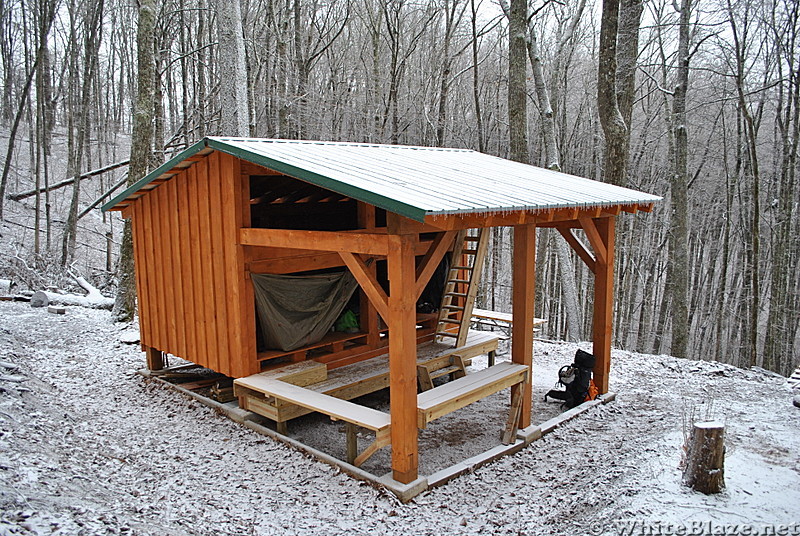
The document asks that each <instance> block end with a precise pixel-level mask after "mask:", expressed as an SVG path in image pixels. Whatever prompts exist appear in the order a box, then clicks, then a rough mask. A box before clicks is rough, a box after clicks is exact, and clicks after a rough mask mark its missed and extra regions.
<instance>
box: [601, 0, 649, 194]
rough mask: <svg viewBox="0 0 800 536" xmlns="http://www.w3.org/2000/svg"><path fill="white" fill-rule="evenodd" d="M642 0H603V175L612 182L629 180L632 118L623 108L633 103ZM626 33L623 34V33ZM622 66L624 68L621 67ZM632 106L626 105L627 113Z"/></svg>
mask: <svg viewBox="0 0 800 536" xmlns="http://www.w3.org/2000/svg"><path fill="white" fill-rule="evenodd" d="M641 13H642V4H641V1H640V0H626V1H623V2H622V3H620V2H619V0H603V10H602V18H601V21H600V52H599V67H598V73H597V111H598V115H599V117H600V124H601V126H602V127H603V134H604V136H605V140H606V149H605V155H604V162H603V178H604V180H605V182H609V183H611V184H617V185H624V184H625V183H626V181H627V179H626V173H627V167H628V152H629V142H630V128H629V127H630V125H629V122H630V119H629V120H628V121H626V120H625V116H624V115H623V111H622V109H621V108H620V101H622V103H623V104H624V105H627V103H628V102H630V103H632V102H633V89H634V84H633V80H634V77H633V75H634V73H635V65H636V56H637V52H638V50H637V49H638V38H636V39H634V38H633V37H634V35H636V36H638V30H639V20H640V16H641ZM621 32H622V33H621ZM618 66H620V67H622V68H621V69H618ZM628 109H632V108H630V107H627V108H625V110H626V113H627V110H628Z"/></svg>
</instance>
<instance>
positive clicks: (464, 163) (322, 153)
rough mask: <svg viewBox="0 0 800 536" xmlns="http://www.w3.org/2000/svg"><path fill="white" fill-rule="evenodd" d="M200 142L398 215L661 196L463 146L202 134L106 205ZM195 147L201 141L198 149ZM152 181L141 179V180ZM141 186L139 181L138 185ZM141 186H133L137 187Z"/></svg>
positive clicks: (639, 200)
mask: <svg viewBox="0 0 800 536" xmlns="http://www.w3.org/2000/svg"><path fill="white" fill-rule="evenodd" d="M201 144H203V145H205V146H208V147H209V148H211V149H216V150H220V151H223V152H226V153H229V154H232V155H234V156H237V157H240V158H242V159H244V160H247V161H250V162H253V163H255V164H260V165H263V166H265V167H268V168H270V169H273V170H275V171H278V172H281V173H284V174H286V175H289V176H291V177H294V178H297V179H300V180H304V181H307V182H310V183H313V184H316V185H318V186H321V187H323V188H326V189H329V190H332V191H335V192H338V193H340V194H342V195H346V196H349V197H352V198H355V199H358V200H360V201H364V202H366V203H370V204H372V205H375V206H378V207H381V208H384V209H386V210H388V211H390V212H395V213H398V214H401V215H403V216H406V217H409V218H412V219H415V220H418V221H422V220H424V218H425V216H427V215H438V214H459V213H483V212H485V213H495V212H506V211H516V210H548V209H557V208H570V207H576V208H581V207H602V206H612V205H629V204H636V203H654V202H656V201H660V200H661V198H660V197H658V196H654V195H651V194H647V193H644V192H639V191H637V190H632V189H629V188H622V187H619V186H614V185H612V184H606V183H602V182H598V181H594V180H591V179H586V178H582V177H577V176H574V175H569V174H566V173H561V172H557V171H551V170H547V169H543V168H539V167H535V166H531V165H528V164H522V163H519V162H513V161H510V160H506V159H503V158H499V157H495V156H490V155H486V154H482V153H479V152H476V151H471V150H468V149H442V148H431V147H412V146H399V145H376V144H362V143H339V142H322V141H297V140H269V139H255V138H224V137H211V138H206V139H205V140H203V141H202V142H201V143H198V144H195V145H194V146H192V147H190V148H189V149H188V150H187V151H185V152H184V153H181V154H180V155H178V157H176V158H174V159H172V160H171V161H170V162H169V164H170V165H169V166H167V165H165V166H162V167H161V168H159V169H158V170H156V171H154V172H153V173H151V174H150V175H148V177H145V179H143V180H142V181H139V183H137V184H136V185H134V186H133V187H131V188H129V189H128V190H126V191H125V192H123V193H122V194H120V195H119V196H117V197H116V198H115V199H114V200H112V201H110V202H109V203H108V204H106V205H105V206H104V207H103V208H104V210H108V209H109V208H112V207H113V206H114V205H116V204H117V203H119V202H121V201H122V200H124V199H126V198H127V197H128V196H129V195H131V194H132V193H133V192H134V191H136V190H138V189H139V188H141V187H143V186H145V185H146V184H148V183H149V182H150V181H152V180H153V178H155V176H158V175H159V174H161V173H164V168H165V167H170V168H172V167H174V166H175V163H176V161H181V160H182V159H185V158H188V156H190V154H189V153H190V152H191V151H193V152H191V154H195V153H196V152H198V151H199V150H200V149H202V146H201ZM198 146H200V147H199V148H198ZM148 178H149V179H150V181H147V182H145V180H146V179H148ZM140 184H141V185H140ZM137 186H138V188H137Z"/></svg>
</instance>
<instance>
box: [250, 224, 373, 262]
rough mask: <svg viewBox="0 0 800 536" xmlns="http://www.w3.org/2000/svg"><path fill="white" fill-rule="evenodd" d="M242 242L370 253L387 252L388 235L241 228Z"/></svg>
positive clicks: (279, 246)
mask: <svg viewBox="0 0 800 536" xmlns="http://www.w3.org/2000/svg"><path fill="white" fill-rule="evenodd" d="M239 243H240V244H241V245H243V246H264V247H276V248H298V247H302V248H303V249H308V250H313V251H346V252H349V253H364V254H367V255H387V254H388V252H389V241H388V235H385V234H374V233H352V232H333V231H298V230H293V229H257V228H253V227H246V228H243V229H240V230H239Z"/></svg>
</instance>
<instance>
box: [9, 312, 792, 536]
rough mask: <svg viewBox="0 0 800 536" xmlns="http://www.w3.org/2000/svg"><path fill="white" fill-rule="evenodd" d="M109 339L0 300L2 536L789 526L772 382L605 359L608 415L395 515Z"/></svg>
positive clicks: (83, 323) (544, 354)
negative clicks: (692, 463) (698, 443)
mask: <svg viewBox="0 0 800 536" xmlns="http://www.w3.org/2000/svg"><path fill="white" fill-rule="evenodd" d="M120 330H121V327H120V326H117V325H114V324H113V323H112V322H111V321H110V317H109V314H108V313H106V312H100V311H93V310H87V309H81V308H69V310H68V313H67V315H65V316H56V315H50V314H48V313H47V312H46V311H43V310H38V309H31V308H30V307H28V306H27V305H24V304H15V303H8V302H0V362H5V363H7V364H11V363H13V364H14V365H16V367H17V368H16V370H14V369H13V368H12V369H8V368H3V369H2V370H0V535H6V534H60V535H66V534H87V535H89V534H152V535H157V534H158V535H162V534H170V535H184V534H185V535H189V534H192V535H194V534H197V535H206V534H208V535H211V534H215V535H216V534H263V535H268V534H320V535H337V534H350V535H352V534H375V535H378V534H398V535H400V534H437V535H441V534H508V535H511V534H514V535H516V534H565V535H567V534H569V535H573V534H616V533H618V530H619V529H620V528H623V529H624V528H632V527H634V526H633V525H631V523H633V522H635V521H640V522H644V523H650V524H651V527H652V526H654V525H653V524H654V523H656V522H661V523H663V524H666V523H668V522H679V523H683V524H685V525H686V526H687V527H691V526H692V524H693V523H699V522H701V521H711V522H713V523H715V524H716V525H714V526H721V525H723V524H739V525H741V524H743V523H745V524H752V525H753V526H754V527H758V528H761V527H764V526H765V525H767V524H776V523H784V524H791V523H798V522H800V519H799V518H798V509H797V505H798V504H800V486H798V483H800V433H798V430H800V409H798V408H795V407H793V406H792V403H791V392H790V389H789V387H788V386H787V384H786V380H785V378H781V377H778V376H775V375H773V374H772V373H768V372H764V371H761V370H741V369H737V368H734V367H730V366H727V365H721V364H718V363H713V362H702V361H689V360H680V359H676V358H673V357H669V356H652V355H640V354H633V353H629V352H622V351H615V352H614V354H613V366H612V376H611V381H612V389H613V390H614V391H616V392H617V393H618V398H617V400H616V401H615V402H613V403H611V404H608V405H605V406H600V407H598V408H596V409H594V410H592V411H591V412H589V413H587V414H584V415H582V416H580V417H579V418H577V419H575V420H573V421H571V422H569V423H567V424H566V425H565V426H563V427H562V428H560V429H558V430H556V431H555V432H554V433H552V434H550V435H548V436H546V437H545V438H544V439H542V440H540V441H538V442H536V443H534V444H532V445H531V446H530V447H528V448H526V449H524V450H523V451H521V452H520V453H518V454H516V455H514V456H510V457H507V458H504V459H502V460H499V461H497V462H495V463H492V464H489V465H488V466H485V467H483V468H481V469H479V470H477V471H476V472H474V473H472V474H469V475H466V476H464V477H461V478H459V479H456V480H454V481H452V482H451V483H449V484H448V485H446V486H443V487H441V488H438V489H434V490H431V491H429V492H427V493H425V494H423V495H421V496H419V497H418V498H417V499H415V500H414V501H412V502H411V503H409V504H407V505H402V504H399V503H398V502H397V501H396V500H395V499H394V498H393V497H391V496H389V495H387V494H385V493H384V492H381V491H379V490H376V489H374V488H372V487H370V486H368V485H365V484H363V483H359V482H357V481H355V480H353V479H351V478H349V477H347V476H345V475H342V474H339V473H338V472H337V471H336V470H335V469H333V468H331V467H329V466H327V465H324V464H321V463H318V462H316V461H313V460H311V459H309V458H308V457H306V456H304V455H303V454H301V453H299V452H296V451H293V450H291V449H289V448H287V447H284V446H283V445H280V444H278V443H276V442H274V441H272V440H270V439H267V438H265V437H262V436H259V435H257V434H255V433H253V432H251V431H250V430H247V429H245V428H243V427H241V426H239V425H237V424H235V423H233V422H231V421H230V420H228V419H226V418H223V417H221V416H219V415H217V414H216V413H215V412H214V411H212V410H210V409H209V408H206V407H204V406H201V405H199V404H198V403H197V402H194V401H192V400H189V399H187V398H186V397H184V396H182V395H180V394H178V393H176V392H173V391H171V390H169V389H165V388H163V387H162V386H160V385H158V384H155V383H151V382H148V381H146V380H144V379H143V378H142V377H140V376H139V375H137V374H135V372H134V371H135V369H136V368H139V367H141V366H142V364H143V358H142V354H141V353H140V352H139V351H138V348H137V347H131V346H127V345H122V344H121V343H120V342H119V336H120ZM575 348H576V345H569V344H560V345H557V344H544V343H537V346H536V355H535V360H536V362H537V364H538V363H539V362H540V361H541V362H542V363H543V364H542V367H541V368H542V369H543V370H549V369H551V368H552V366H553V365H554V364H555V365H557V364H559V363H562V362H569V357H570V356H571V355H572V354H574V352H575ZM534 374H536V372H534ZM548 381H549V380H548ZM692 412H695V413H697V414H699V415H705V414H710V415H713V416H714V417H715V418H717V419H719V420H723V421H724V422H725V423H726V425H727V433H728V436H727V449H728V451H727V459H726V475H725V476H726V482H727V489H726V490H725V492H724V493H722V494H720V495H718V496H714V497H706V496H702V495H699V494H697V493H694V492H691V491H689V490H686V489H684V488H683V487H682V486H681V485H680V471H679V469H678V464H679V461H680V449H681V445H682V442H683V437H682V427H683V421H684V420H685V419H688V418H689V416H690V414H691V413H692ZM340 439H341V438H336V441H338V440H340ZM637 527H638V526H637ZM796 528H798V529H800V527H796ZM634 533H641V532H634ZM789 533H791V532H789Z"/></svg>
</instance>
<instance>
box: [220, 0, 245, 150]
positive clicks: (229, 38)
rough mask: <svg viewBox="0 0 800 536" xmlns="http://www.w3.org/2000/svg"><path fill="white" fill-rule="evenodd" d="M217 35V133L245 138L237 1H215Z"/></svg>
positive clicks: (242, 54) (243, 86) (241, 58)
mask: <svg viewBox="0 0 800 536" xmlns="http://www.w3.org/2000/svg"><path fill="white" fill-rule="evenodd" d="M216 8H217V34H218V35H219V75H220V76H219V78H220V81H221V82H220V89H219V93H220V106H221V112H222V113H221V116H220V134H221V135H223V136H247V135H248V134H249V132H250V127H249V123H250V118H249V114H248V110H247V64H246V61H245V50H244V35H243V32H242V10H241V6H240V4H239V0H217V4H216Z"/></svg>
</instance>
